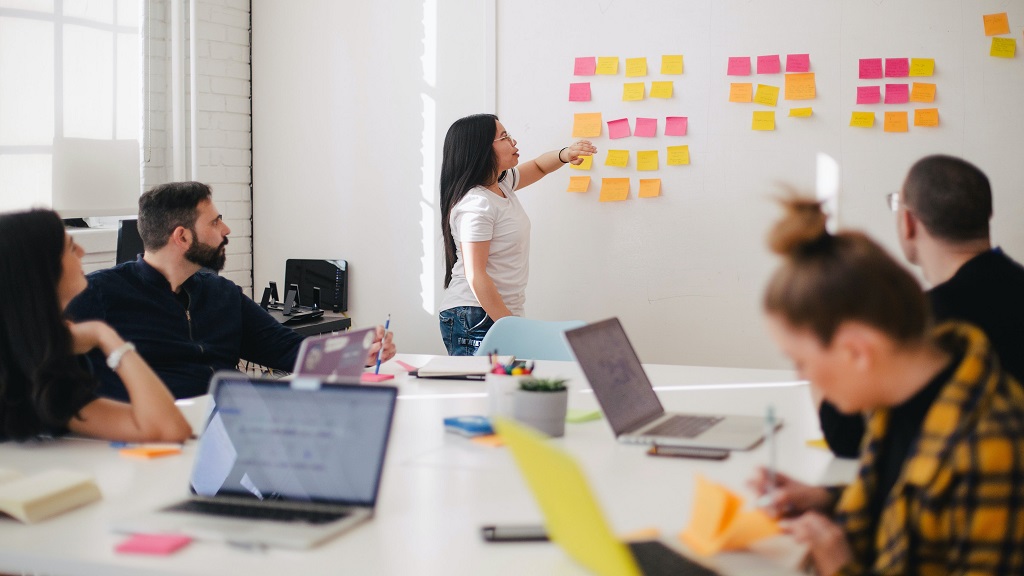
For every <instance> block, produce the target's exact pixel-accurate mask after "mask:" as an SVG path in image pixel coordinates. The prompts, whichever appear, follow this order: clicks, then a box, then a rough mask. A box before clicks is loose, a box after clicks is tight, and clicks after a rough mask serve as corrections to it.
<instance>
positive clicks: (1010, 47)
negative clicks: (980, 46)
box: [988, 38, 1017, 58]
mask: <svg viewBox="0 0 1024 576" xmlns="http://www.w3.org/2000/svg"><path fill="white" fill-rule="evenodd" d="M1016 53H1017V40H1015V39H1013V38H993V39H992V49H991V50H989V52H988V54H989V56H995V57H996V58H1013V55H1014V54H1016Z"/></svg>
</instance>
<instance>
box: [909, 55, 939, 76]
mask: <svg viewBox="0 0 1024 576" xmlns="http://www.w3.org/2000/svg"><path fill="white" fill-rule="evenodd" d="M934 73H935V59H934V58H911V59H910V75H911V76H931V75H932V74H934Z"/></svg>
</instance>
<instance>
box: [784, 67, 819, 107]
mask: <svg viewBox="0 0 1024 576" xmlns="http://www.w3.org/2000/svg"><path fill="white" fill-rule="evenodd" d="M815 94H816V92H815V88H814V72H804V73H803V74H786V95H785V98H786V100H812V99H814V96H815Z"/></svg>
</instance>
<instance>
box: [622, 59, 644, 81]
mask: <svg viewBox="0 0 1024 576" xmlns="http://www.w3.org/2000/svg"><path fill="white" fill-rule="evenodd" d="M637 76H647V58H626V77H627V78H635V77H637Z"/></svg>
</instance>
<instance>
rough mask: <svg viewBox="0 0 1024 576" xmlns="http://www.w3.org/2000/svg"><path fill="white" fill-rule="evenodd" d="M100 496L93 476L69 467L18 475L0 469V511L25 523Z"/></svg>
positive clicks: (59, 512) (88, 501) (44, 517)
mask: <svg viewBox="0 0 1024 576" xmlns="http://www.w3.org/2000/svg"><path fill="white" fill-rule="evenodd" d="M100 498H102V495H101V494H100V489H99V486H97V485H96V482H95V481H94V480H93V477H92V476H91V475H89V474H85V473H84V472H76V471H73V470H48V471H46V472H40V473H38V474H32V475H31V476H22V475H21V473H19V472H17V471H15V470H9V469H0V512H3V513H4V514H7V515H9V516H11V517H13V518H15V519H17V520H20V521H22V522H24V523H26V524H32V523H35V522H39V521H40V520H45V519H47V518H50V517H52V516H56V515H58V514H61V513H63V512H66V511H68V510H71V509H73V508H78V507H79V506H84V505H86V504H89V503H90V502H95V501H97V500H99V499H100Z"/></svg>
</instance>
